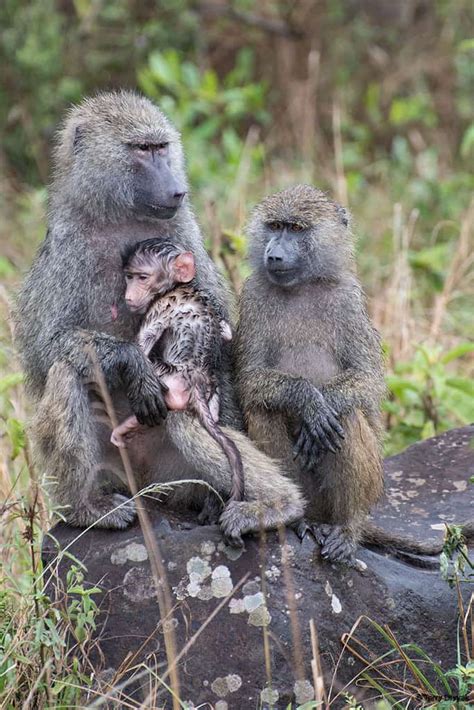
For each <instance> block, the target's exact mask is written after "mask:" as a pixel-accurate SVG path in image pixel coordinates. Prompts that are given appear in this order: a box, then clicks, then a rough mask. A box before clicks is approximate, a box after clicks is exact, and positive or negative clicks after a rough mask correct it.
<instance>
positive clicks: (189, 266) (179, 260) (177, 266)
mask: <svg viewBox="0 0 474 710" xmlns="http://www.w3.org/2000/svg"><path fill="white" fill-rule="evenodd" d="M173 276H174V278H175V280H176V283H179V284H187V283H189V282H190V281H192V280H193V278H194V277H195V276H196V262H195V261H194V254H193V253H192V252H190V251H183V252H182V254H178V256H177V257H176V259H175V260H174V264H173Z"/></svg>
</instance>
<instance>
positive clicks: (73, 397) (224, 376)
mask: <svg viewBox="0 0 474 710" xmlns="http://www.w3.org/2000/svg"><path fill="white" fill-rule="evenodd" d="M187 190H188V187H187V180H186V174H185V167H184V160H183V153H182V148H181V142H180V136H179V133H178V132H177V130H176V129H175V128H174V127H173V126H172V125H171V123H170V122H169V121H168V120H167V119H166V117H165V116H164V115H163V114H162V113H161V111H160V110H159V109H158V108H157V107H156V106H155V105H154V104H153V103H151V102H150V101H149V100H147V99H145V98H143V97H140V96H138V95H136V94H134V93H131V92H119V93H104V94H99V95H98V96H96V97H94V98H90V99H86V100H85V101H84V102H83V103H82V104H80V105H79V106H77V107H75V108H73V109H72V110H71V111H70V113H69V115H68V116H67V119H66V121H65V123H64V126H63V128H62V129H61V131H60V132H59V135H58V141H57V147H56V150H55V155H54V177H53V182H52V185H51V188H50V201H49V226H48V233H47V236H46V239H45V241H44V243H43V244H42V246H41V248H40V250H39V252H38V255H37V257H36V259H35V261H34V264H33V266H32V268H31V271H30V273H29V274H28V276H27V278H26V280H25V283H24V285H23V288H22V291H21V294H20V297H19V302H18V307H17V311H16V341H17V344H18V347H19V350H20V354H21V358H22V362H23V366H24V369H25V372H26V375H27V381H28V391H29V394H30V397H31V399H32V401H33V407H32V410H33V415H32V433H33V438H34V444H35V449H36V451H37V452H38V454H39V456H40V458H41V462H42V468H43V470H44V471H45V472H46V473H47V475H48V476H49V477H50V478H53V479H55V485H54V486H53V488H52V491H53V496H54V499H55V501H56V503H57V504H58V505H59V506H61V507H62V513H63V515H64V516H65V518H66V520H68V521H69V522H70V523H71V524H74V525H79V526H88V525H91V524H93V523H95V522H96V521H97V520H99V519H100V522H99V523H98V524H100V525H101V526H103V527H110V528H123V527H126V526H127V525H129V524H130V523H131V521H132V520H133V518H134V517H135V505H134V503H133V501H132V500H130V499H129V498H128V497H127V495H126V492H125V491H124V489H123V484H122V483H121V481H120V471H121V462H120V458H119V456H118V452H117V449H116V447H114V446H113V445H112V444H111V443H110V441H109V440H110V424H109V423H108V422H107V421H106V422H104V421H103V417H101V416H97V415H96V414H95V412H96V411H98V410H97V406H98V405H99V404H100V402H97V394H96V392H95V387H94V367H95V362H97V363H98V365H99V366H100V368H101V370H102V373H103V375H104V378H105V381H106V384H107V387H108V388H109V390H110V392H111V394H112V398H113V403H114V406H115V408H116V411H117V415H118V417H119V418H120V419H124V418H126V417H127V416H129V415H130V414H132V413H133V414H135V415H136V417H137V419H138V421H139V422H140V423H142V424H147V425H149V426H150V428H149V429H146V430H143V431H141V432H140V434H139V435H137V436H136V437H134V439H133V440H132V441H131V442H130V444H129V453H130V457H131V461H132V465H133V468H134V471H135V474H136V475H137V478H138V484H139V486H142V485H145V484H148V483H152V482H160V481H165V482H169V481H175V480H180V479H204V480H205V481H207V482H209V483H210V484H211V485H212V486H213V488H215V489H216V490H217V492H218V493H219V494H220V495H221V496H222V498H223V499H224V500H227V499H228V496H229V494H230V490H231V471H230V468H229V463H228V461H227V458H226V456H225V455H224V453H223V452H222V450H221V449H220V447H219V446H218V445H217V444H216V443H215V441H213V439H211V437H210V436H209V435H208V434H207V433H206V432H205V431H204V429H203V428H202V426H201V425H200V424H199V422H198V421H196V419H195V418H193V417H191V416H190V415H189V414H187V413H185V412H184V413H183V412H169V413H168V412H167V410H166V406H165V403H164V399H163V392H162V390H161V387H160V384H159V381H158V380H157V379H156V377H155V376H154V373H153V369H152V366H151V364H150V362H149V361H148V360H147V358H146V357H145V355H144V353H143V352H142V350H141V349H140V348H139V347H138V345H137V344H136V343H135V338H136V334H137V332H138V328H139V324H140V318H139V316H137V315H134V314H133V313H130V312H129V311H128V309H127V308H126V305H125V302H124V292H125V284H124V277H123V274H122V264H121V251H122V249H123V247H124V246H125V245H126V244H130V243H131V242H132V243H133V242H138V241H143V240H145V239H148V238H152V237H163V238H166V239H167V240H170V241H171V242H173V243H175V244H176V245H179V246H180V247H182V248H183V249H184V250H189V251H191V252H192V253H193V254H194V257H195V262H196V281H197V284H198V286H202V287H203V288H205V290H206V291H207V292H209V293H210V294H212V296H213V298H214V299H215V300H216V302H217V303H218V304H219V306H220V308H221V309H222V312H223V313H224V314H225V319H226V320H228V319H229V317H228V299H227V293H226V289H225V286H224V284H223V282H222V281H221V279H220V277H219V275H218V272H217V270H216V268H215V266H214V264H213V263H212V261H211V259H210V258H209V257H208V255H207V253H206V251H205V249H204V246H203V242H202V237H201V234H200V232H199V228H198V225H197V223H196V220H195V218H194V215H193V213H192V210H191V207H190V204H189V201H188V198H187V194H186V193H187ZM92 351H93V353H94V354H95V355H94V357H92ZM219 401H220V423H221V425H223V426H224V427H225V431H226V433H227V434H228V436H230V437H231V438H232V440H233V441H234V442H235V444H236V446H237V447H238V449H239V451H240V454H241V457H242V463H243V469H244V475H245V500H243V501H240V502H237V501H232V502H230V503H229V504H228V505H227V506H226V508H225V509H224V512H223V513H222V515H221V518H220V524H221V527H222V530H223V532H224V534H225V535H226V537H227V538H228V539H229V540H230V541H231V542H232V541H234V542H236V543H239V542H240V539H241V535H242V534H244V533H246V532H249V531H256V530H258V529H259V528H260V527H261V526H263V527H266V528H272V527H276V526H278V525H284V524H287V523H290V522H292V521H295V520H297V519H299V518H300V517H301V516H302V514H303V498H302V495H301V493H300V491H299V488H298V486H297V485H296V484H295V483H294V482H292V481H291V480H290V479H288V478H286V477H285V476H284V474H283V472H282V469H281V467H280V465H279V464H278V463H277V462H275V461H274V460H272V459H270V458H269V457H267V456H266V455H265V454H264V453H262V452H260V451H259V450H258V449H257V448H256V447H255V445H254V444H252V443H251V442H250V441H249V440H248V439H247V438H246V436H245V435H244V434H243V433H241V432H239V431H237V430H236V429H238V428H239V427H240V426H241V420H240V415H239V411H238V409H237V407H236V405H235V402H234V396H233V390H232V385H231V381H230V357H229V355H227V357H226V358H225V361H224V362H223V365H222V368H221V371H220V379H219ZM117 474H118V475H117ZM206 494H207V492H206V489H205V488H204V487H203V486H198V485H190V484H186V485H181V486H177V487H176V492H175V493H174V494H173V496H171V498H172V499H174V502H175V504H179V505H180V506H184V505H192V506H194V507H197V508H199V507H200V506H201V505H202V502H203V499H204V497H205V496H206ZM117 506H119V507H117Z"/></svg>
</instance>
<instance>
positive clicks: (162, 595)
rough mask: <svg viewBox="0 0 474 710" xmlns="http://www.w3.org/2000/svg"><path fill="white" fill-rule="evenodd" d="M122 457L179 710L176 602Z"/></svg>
mask: <svg viewBox="0 0 474 710" xmlns="http://www.w3.org/2000/svg"><path fill="white" fill-rule="evenodd" d="M90 357H91V360H92V362H93V364H94V374H95V379H96V382H97V385H98V387H99V390H100V393H101V395H102V399H103V401H104V403H105V406H106V409H107V414H108V416H109V418H110V422H111V425H112V427H113V428H115V427H116V426H118V419H117V415H116V413H115V409H114V406H113V403H112V398H111V396H110V393H109V391H108V389H107V385H106V383H105V379H104V375H103V373H102V370H101V369H100V366H99V362H98V359H97V356H96V354H95V352H94V351H93V350H92V349H91V350H90ZM119 453H120V457H121V459H122V465H123V468H124V471H125V475H126V477H127V483H128V487H129V489H130V492H131V494H132V496H134V499H135V502H136V507H137V514H138V519H139V522H140V527H141V529H142V533H143V540H144V542H145V546H146V549H147V552H148V557H149V560H150V567H151V571H152V576H153V581H154V584H155V589H156V594H157V598H158V605H159V608H160V617H161V620H162V628H163V636H164V641H165V649H166V657H167V661H168V668H169V669H170V683H171V689H172V699H173V710H179V707H180V703H179V697H180V693H179V676H178V671H177V667H176V663H175V659H176V656H177V650H176V637H175V633H174V628H173V625H172V624H171V623H166V622H167V621H169V620H170V619H171V614H172V602H171V594H170V590H169V585H168V581H167V575H166V570H165V566H164V564H163V560H162V557H161V553H160V549H159V546H158V543H157V541H156V537H155V535H154V532H153V527H152V525H151V523H150V519H149V516H148V513H147V511H146V510H145V508H143V507H142V505H141V504H140V502H139V501H138V500H137V498H136V496H138V493H139V490H138V486H137V483H136V480H135V475H134V473H133V469H132V466H131V463H130V458H129V456H128V453H127V450H126V449H124V448H119Z"/></svg>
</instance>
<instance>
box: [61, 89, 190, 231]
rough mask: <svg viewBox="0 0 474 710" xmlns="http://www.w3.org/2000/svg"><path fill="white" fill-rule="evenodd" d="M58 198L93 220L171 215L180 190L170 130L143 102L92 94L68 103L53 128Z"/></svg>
mask: <svg viewBox="0 0 474 710" xmlns="http://www.w3.org/2000/svg"><path fill="white" fill-rule="evenodd" d="M55 156H56V166H55V167H56V171H55V172H56V185H55V190H54V192H55V194H58V195H61V200H58V202H59V204H64V201H66V202H67V201H68V200H69V201H70V202H71V204H73V205H74V207H75V208H76V209H80V210H81V212H82V213H84V214H88V215H90V216H92V218H93V219H95V220H99V221H105V222H110V221H119V220H121V219H124V218H130V217H131V218H138V219H140V220H153V221H154V220H161V219H170V218H171V217H173V216H174V215H175V214H176V212H177V210H178V209H179V207H180V205H181V204H182V202H183V199H184V197H185V195H186V191H187V186H186V172H185V168H184V159H183V152H182V148H181V141H180V136H179V133H178V131H177V130H176V129H175V128H174V126H173V125H172V124H171V123H170V121H168V119H167V118H166V117H165V116H164V115H163V113H162V112H161V111H160V110H159V109H158V107H157V106H155V105H154V104H153V103H152V102H151V101H148V99H145V98H143V97H140V96H137V95H135V94H132V93H130V92H118V93H110V94H100V95H98V96H97V97H94V98H90V99H86V100H85V101H84V102H83V103H82V104H80V105H79V106H77V107H75V108H74V109H72V111H71V112H70V115H69V118H68V120H67V121H66V123H65V125H64V128H63V130H62V131H61V133H60V134H59V140H58V145H57V148H56V151H55Z"/></svg>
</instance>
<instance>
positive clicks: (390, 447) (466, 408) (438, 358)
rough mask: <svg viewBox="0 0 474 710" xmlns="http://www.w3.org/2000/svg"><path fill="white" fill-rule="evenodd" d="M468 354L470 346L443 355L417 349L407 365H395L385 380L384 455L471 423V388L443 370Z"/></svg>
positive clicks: (473, 402) (463, 379)
mask: <svg viewBox="0 0 474 710" xmlns="http://www.w3.org/2000/svg"><path fill="white" fill-rule="evenodd" d="M471 352H474V343H462V344H460V345H458V346H457V347H455V348H453V349H452V350H450V351H448V352H447V353H444V354H443V353H442V351H441V349H440V348H427V347H425V346H423V345H420V346H418V347H417V349H416V354H415V356H414V358H413V359H412V360H411V361H410V362H404V363H398V364H396V365H395V367H394V370H393V373H391V374H389V375H387V377H386V382H387V386H388V389H389V391H390V395H391V396H390V399H389V400H388V401H387V402H386V403H385V404H384V409H385V411H386V412H387V413H388V415H389V418H390V431H389V435H388V440H387V452H388V453H395V452H396V451H398V450H400V449H402V448H405V447H406V446H408V445H409V444H411V443H414V442H415V441H419V440H420V439H426V438H428V437H430V436H434V435H435V434H438V433H440V432H442V431H445V430H447V429H449V428H451V427H453V426H462V425H464V424H469V423H471V422H472V421H474V384H473V382H472V380H471V379H470V378H468V377H462V376H459V375H457V374H455V373H454V374H452V373H451V368H448V367H447V366H448V365H449V364H451V363H453V362H454V361H455V360H457V359H459V358H461V357H463V356H464V355H467V354H468V353H471Z"/></svg>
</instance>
